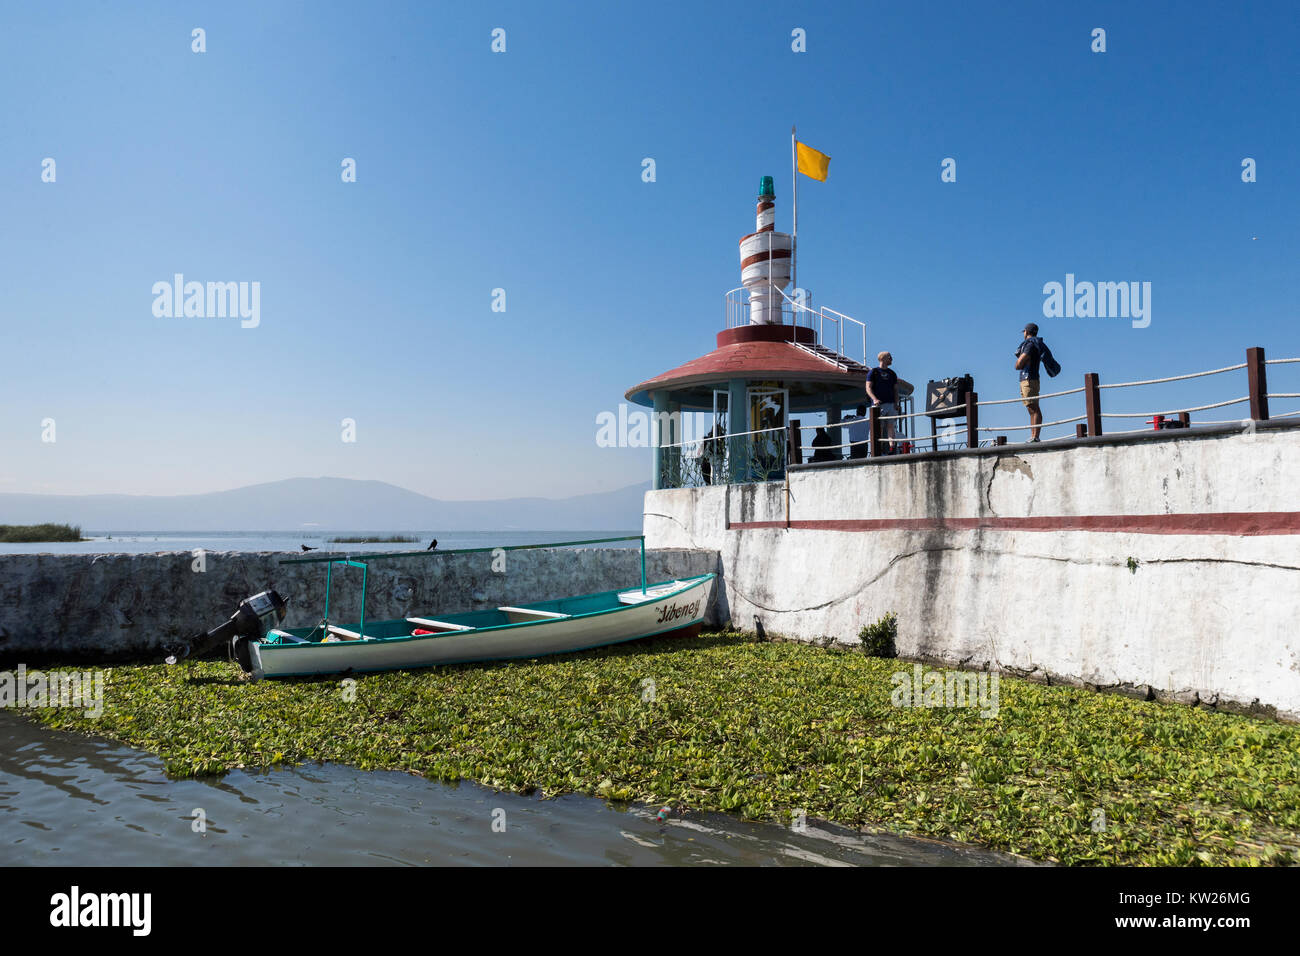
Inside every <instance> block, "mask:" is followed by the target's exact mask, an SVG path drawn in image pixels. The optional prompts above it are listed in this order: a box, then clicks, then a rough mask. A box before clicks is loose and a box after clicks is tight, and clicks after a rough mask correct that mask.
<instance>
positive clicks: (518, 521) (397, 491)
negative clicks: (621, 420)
mask: <svg viewBox="0 0 1300 956" xmlns="http://www.w3.org/2000/svg"><path fill="white" fill-rule="evenodd" d="M649 487H650V483H649V482H648V481H647V482H642V483H641V484H639V485H629V486H628V487H626V488H620V489H618V490H617V491H608V492H603V493H601V494H591V495H578V496H576V497H573V498H502V499H498V500H491V501H442V500H440V499H437V498H430V497H428V496H427V495H421V494H417V493H416V492H414V491H408V490H406V489H405V488H399V487H397V486H396V485H390V484H388V483H387V482H383V481H355V480H353V479H351V478H288V479H286V480H284V481H271V482H267V483H265V484H260V485H249V486H248V487H246V488H235V489H232V490H230V491H214V492H210V493H208V494H202V495H170V496H155V495H30V494H7V493H0V523H4V524H36V523H39V522H46V521H62V522H67V523H69V524H74V525H80V526H81V527H82V528H84V529H86V530H100V531H103V530H132V531H294V530H297V529H299V528H302V527H304V526H307V525H316V526H318V527H319V528H320V529H323V530H331V529H337V530H352V531H368V530H376V531H378V530H391V531H402V530H408V529H409V530H417V529H418V530H441V529H444V528H445V529H446V530H448V531H507V530H512V529H517V530H524V531H570V530H571V531H586V530H592V531H605V530H615V529H632V528H639V527H641V511H642V502H643V500H644V497H645V492H646V491H647V490H648V489H649Z"/></svg>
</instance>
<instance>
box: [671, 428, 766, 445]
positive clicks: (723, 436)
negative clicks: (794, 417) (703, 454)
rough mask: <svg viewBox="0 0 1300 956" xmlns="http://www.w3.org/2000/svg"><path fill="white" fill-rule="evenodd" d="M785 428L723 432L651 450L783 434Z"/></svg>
mask: <svg viewBox="0 0 1300 956" xmlns="http://www.w3.org/2000/svg"><path fill="white" fill-rule="evenodd" d="M784 431H785V428H784V427H783V426H781V425H777V426H776V427H775V428H756V429H754V430H752V431H747V432H723V433H722V434H721V435H703V436H701V437H699V438H692V439H690V440H688V441H677V442H671V443H664V444H659V445H654V444H652V445H651V447H652V448H689V447H692V446H694V445H698V444H699V443H700V442H706V441H726V440H727V439H728V438H744V437H745V436H746V435H766V434H769V433H771V432H784Z"/></svg>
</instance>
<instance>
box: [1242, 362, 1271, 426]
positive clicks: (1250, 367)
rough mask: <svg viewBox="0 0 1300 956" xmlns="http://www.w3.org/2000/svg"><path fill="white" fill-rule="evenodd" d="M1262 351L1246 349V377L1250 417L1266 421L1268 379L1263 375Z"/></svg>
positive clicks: (1258, 420)
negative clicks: (1248, 386)
mask: <svg viewBox="0 0 1300 956" xmlns="http://www.w3.org/2000/svg"><path fill="white" fill-rule="evenodd" d="M1265 368H1266V366H1265V364H1264V350H1263V349H1261V348H1253V349H1246V376H1247V378H1248V379H1249V380H1250V417H1251V418H1253V419H1254V420H1255V421H1257V422H1266V421H1268V379H1267V376H1266V375H1265V374H1264V370H1265Z"/></svg>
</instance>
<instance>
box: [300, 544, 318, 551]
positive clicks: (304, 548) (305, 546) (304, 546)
mask: <svg viewBox="0 0 1300 956" xmlns="http://www.w3.org/2000/svg"><path fill="white" fill-rule="evenodd" d="M302 549H303V550H304V551H315V550H316V549H315V548H309V547H307V545H305V544H304V545H303V546H302Z"/></svg>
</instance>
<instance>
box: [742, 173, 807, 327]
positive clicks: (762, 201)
mask: <svg viewBox="0 0 1300 956" xmlns="http://www.w3.org/2000/svg"><path fill="white" fill-rule="evenodd" d="M758 189H759V195H758V211H757V213H756V215H755V217H754V219H755V221H754V231H753V232H751V233H750V234H749V235H747V236H745V237H743V238H742V239H741V240H740V283H741V285H743V286H744V287H745V289H746V290H747V291H748V292H749V324H750V325H780V324H781V290H783V289H784V288H785V287H786V286H787V285H789V284H790V267H791V251H792V249H793V245H794V243H793V242H792V240H791V238H790V234H789V233H787V232H777V231H776V190H775V189H774V188H773V185H772V177H771V176H764V177H763V179H762V181H761V182H760V183H759V187H758Z"/></svg>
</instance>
